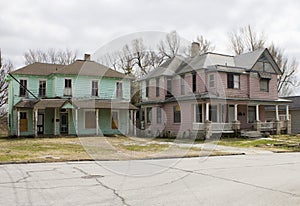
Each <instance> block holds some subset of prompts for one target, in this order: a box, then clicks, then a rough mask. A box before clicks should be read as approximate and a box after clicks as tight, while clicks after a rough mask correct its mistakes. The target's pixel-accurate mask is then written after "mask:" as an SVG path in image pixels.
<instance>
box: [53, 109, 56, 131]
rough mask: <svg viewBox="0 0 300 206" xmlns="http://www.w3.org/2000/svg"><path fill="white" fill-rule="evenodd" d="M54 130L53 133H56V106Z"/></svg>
mask: <svg viewBox="0 0 300 206" xmlns="http://www.w3.org/2000/svg"><path fill="white" fill-rule="evenodd" d="M53 123H54V131H53V134H54V135H56V108H54V121H53Z"/></svg>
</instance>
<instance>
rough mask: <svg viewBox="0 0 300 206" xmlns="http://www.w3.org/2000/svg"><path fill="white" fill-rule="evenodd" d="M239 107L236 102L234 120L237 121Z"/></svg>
mask: <svg viewBox="0 0 300 206" xmlns="http://www.w3.org/2000/svg"><path fill="white" fill-rule="evenodd" d="M237 107H238V105H237V104H235V105H234V121H235V122H236V121H237V114H238V111H237Z"/></svg>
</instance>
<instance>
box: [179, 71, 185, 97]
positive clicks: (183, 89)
mask: <svg viewBox="0 0 300 206" xmlns="http://www.w3.org/2000/svg"><path fill="white" fill-rule="evenodd" d="M180 90H181V94H182V95H184V94H185V80H184V74H183V75H181V76H180Z"/></svg>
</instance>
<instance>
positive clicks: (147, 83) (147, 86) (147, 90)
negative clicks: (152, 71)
mask: <svg viewBox="0 0 300 206" xmlns="http://www.w3.org/2000/svg"><path fill="white" fill-rule="evenodd" d="M146 97H149V80H147V81H146Z"/></svg>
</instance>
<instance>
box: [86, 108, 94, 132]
mask: <svg viewBox="0 0 300 206" xmlns="http://www.w3.org/2000/svg"><path fill="white" fill-rule="evenodd" d="M84 123H85V128H86V129H95V128H96V112H95V111H85V119H84Z"/></svg>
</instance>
